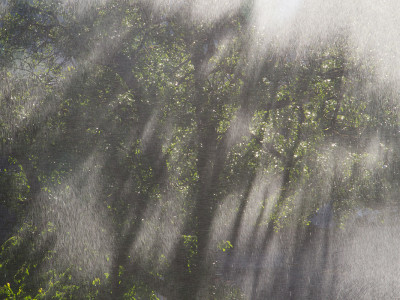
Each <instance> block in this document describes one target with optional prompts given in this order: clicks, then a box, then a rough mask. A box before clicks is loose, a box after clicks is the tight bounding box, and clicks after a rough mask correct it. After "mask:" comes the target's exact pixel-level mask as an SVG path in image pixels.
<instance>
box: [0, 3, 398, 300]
mask: <svg viewBox="0 0 400 300" xmlns="http://www.w3.org/2000/svg"><path fill="white" fill-rule="evenodd" d="M142 2H143V1H105V2H104V3H103V2H102V3H101V4H99V3H97V4H96V5H91V4H88V5H87V7H86V8H84V9H83V8H82V7H80V6H79V5H78V4H76V6H75V7H73V6H74V4H72V3H68V4H65V3H64V4H63V3H61V2H59V1H16V0H15V1H7V5H6V6H7V9H6V10H5V11H4V13H3V14H2V15H1V19H0V22H1V26H0V47H1V50H0V51H1V52H0V84H1V85H2V87H4V88H2V89H1V91H0V132H1V134H0V136H1V140H0V146H1V152H0V153H1V157H0V159H1V160H0V162H2V161H3V160H6V162H5V163H4V164H2V166H1V169H0V191H1V192H0V203H1V204H2V205H4V206H5V207H6V208H7V209H9V210H10V211H12V213H13V214H15V215H16V216H17V221H16V222H15V224H12V226H11V227H12V228H16V230H15V233H14V234H13V235H12V236H11V238H9V239H8V240H7V241H6V242H5V243H4V244H3V245H2V248H1V253H0V273H1V274H3V276H2V277H0V286H1V289H0V296H3V297H6V298H9V299H104V298H110V299H111V298H114V297H116V298H115V299H158V297H159V296H160V295H164V296H166V297H167V298H168V299H188V298H187V297H188V295H189V296H190V297H195V296H196V295H194V294H200V291H199V290H200V289H202V288H203V287H202V286H203V283H207V284H206V285H207V287H206V288H205V290H206V293H208V294H207V296H209V299H241V298H245V296H244V295H243V294H242V291H241V290H240V288H241V287H240V284H241V283H240V282H225V281H221V282H211V283H210V282H209V281H210V280H209V278H212V274H210V272H211V271H210V269H211V267H210V266H209V265H208V264H209V263H208V261H207V257H208V255H209V252H212V251H211V250H210V249H212V250H217V249H218V250H219V252H223V253H225V254H226V253H231V252H233V251H235V250H236V249H237V248H238V246H237V245H239V243H238V242H237V239H239V237H238V236H239V233H238V232H236V233H235V232H233V233H232V232H224V233H223V234H221V235H222V236H223V237H218V238H216V239H214V240H213V238H214V237H213V233H216V232H218V231H219V230H220V231H223V230H224V229H220V228H215V226H216V225H215V224H217V223H218V222H219V223H218V224H223V225H224V226H226V227H227V228H228V227H229V226H230V225H229V224H234V225H233V227H235V226H236V227H238V228H240V227H241V226H243V223H242V222H244V221H243V220H244V217H243V216H244V215H245V214H246V213H247V212H248V211H252V213H253V214H254V218H252V219H254V220H251V222H254V224H253V223H251V224H245V225H246V226H249V227H251V226H254V236H257V232H258V230H261V229H260V228H262V229H264V228H274V229H275V230H276V231H278V230H281V229H283V228H286V227H288V226H304V225H305V224H308V225H309V226H311V225H310V221H309V217H310V215H312V214H313V213H315V212H316V211H318V210H319V209H320V208H321V207H322V206H323V205H324V204H325V203H328V202H329V201H330V200H331V199H335V201H334V204H333V206H334V210H335V218H336V219H337V220H338V221H339V222H338V223H339V226H341V227H342V228H346V222H347V220H349V219H350V218H351V216H352V214H353V212H354V210H355V209H356V208H357V207H359V206H366V207H369V208H371V209H373V208H374V207H375V206H378V205H379V203H382V202H384V201H386V200H385V199H388V198H390V199H391V201H392V202H395V200H393V195H395V194H396V191H397V190H398V187H399V182H398V178H400V177H399V176H398V175H399V172H400V171H399V168H398V165H399V161H400V155H399V153H398V143H397V142H395V141H396V138H398V132H399V130H398V127H399V123H398V119H397V118H398V108H397V106H396V103H395V101H393V100H392V98H393V97H394V96H393V95H391V94H390V93H389V92H387V93H383V92H379V93H378V92H376V93H375V92H374V89H373V88H371V87H368V88H367V86H366V85H367V83H365V82H364V79H363V78H359V77H357V76H353V73H356V72H358V71H359V68H360V66H359V65H357V64H356V62H355V59H354V58H352V57H348V53H347V52H346V47H348V45H347V44H346V42H343V41H336V42H335V43H332V44H327V45H325V46H323V47H322V46H321V47H322V48H323V49H319V50H318V51H316V50H313V49H311V50H310V53H309V54H307V55H306V57H304V58H301V59H292V58H290V55H288V56H284V55H283V54H282V55H277V54H276V53H275V52H274V51H273V50H270V51H271V53H269V52H268V53H266V54H265V57H260V58H258V59H259V61H260V64H259V65H258V66H257V68H253V67H252V64H254V61H253V59H254V57H252V54H249V52H247V50H248V45H247V41H248V37H247V35H248V33H249V31H247V29H246V28H247V25H248V24H247V23H246V22H247V21H248V18H249V13H248V11H250V6H251V4H249V3H250V2H249V3H247V4H246V5H244V6H243V7H244V8H243V11H241V12H240V13H238V14H237V15H229V16H226V20H225V19H224V21H221V24H213V23H210V24H209V23H207V24H206V23H197V24H191V25H189V24H188V23H187V21H186V20H183V19H182V18H181V17H179V16H178V15H163V14H161V15H158V14H157V13H156V12H154V11H152V10H151V9H150V8H149V6H148V5H145V4H144V3H142ZM365 68H367V69H368V68H369V66H365ZM372 71H373V70H372ZM364 90H365V92H364ZM388 90H389V88H388ZM368 91H369V92H368ZM396 97H397V96H396ZM266 180H267V181H268V182H267V183H265V182H264V181H266ZM227 199H228V200H229V199H233V200H232V201H231V202H229V201H228V200H227ZM228 202H229V203H228ZM227 203H228V204H227ZM299 203H300V204H299ZM223 205H226V206H227V207H229V209H227V211H225V212H224V213H227V215H229V214H228V213H230V211H231V212H234V214H233V215H234V217H233V218H234V220H225V219H223V218H225V215H224V213H221V214H219V215H218V213H217V212H218V211H219V208H221V207H223ZM251 205H252V206H251ZM299 206H301V207H299ZM267 209H268V210H267ZM228 210H230V211H228ZM231 215H232V214H231ZM218 218H221V219H222V220H220V219H218ZM227 224H228V225H227ZM11 227H10V231H11V229H12V228H11ZM65 228H68V229H65ZM89 229H92V230H89ZM213 230H214V231H215V232H212V231H213ZM232 230H233V229H232ZM236 230H237V231H239V229H236ZM218 234H219V233H218ZM235 235H236V236H235ZM90 242H93V243H94V245H95V246H93V249H94V248H95V247H97V248H96V249H94V250H93V249H91V246H90V245H89V244H90ZM105 243H108V244H112V246H110V245H108V244H107V245H105ZM266 244H268V242H266ZM82 245H84V246H83V247H81V246H82ZM101 246H104V247H101ZM181 246H182V247H181ZM252 246H253V245H250V246H249V247H252ZM64 248H65V249H67V250H65V252H63V249H64ZM75 248H79V249H83V250H82V251H81V252H78V251H77V250H76V249H75ZM103 248H104V249H103ZM68 251H69V252H68ZM64 253H68V254H64ZM63 255H66V256H68V257H66V259H65V260H63V259H62V258H60V257H62V256H63ZM81 257H82V261H84V263H82V265H80V264H76V265H75V264H74V263H71V262H75V261H79V259H80V258H81ZM85 260H87V261H85ZM171 287H173V288H171ZM183 287H187V288H188V291H184V290H185V289H184V288H183ZM185 293H187V294H185ZM190 293H193V294H190ZM185 297H186V298H185Z"/></svg>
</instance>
